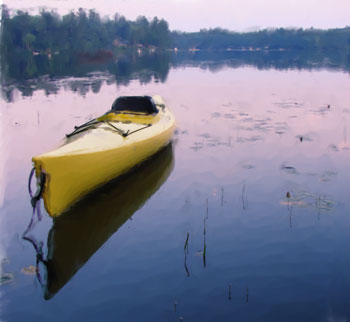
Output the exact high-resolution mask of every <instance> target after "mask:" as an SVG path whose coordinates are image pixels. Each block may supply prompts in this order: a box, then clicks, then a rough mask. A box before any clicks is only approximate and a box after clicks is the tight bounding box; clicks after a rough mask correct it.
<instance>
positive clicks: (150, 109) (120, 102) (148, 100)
mask: <svg viewBox="0 0 350 322" xmlns="http://www.w3.org/2000/svg"><path fill="white" fill-rule="evenodd" d="M111 112H114V113H118V112H131V113H145V114H157V113H158V109H157V107H156V105H155V104H154V102H153V100H152V97H150V96H120V97H118V98H117V99H116V100H115V101H114V102H113V104H112V108H111Z"/></svg>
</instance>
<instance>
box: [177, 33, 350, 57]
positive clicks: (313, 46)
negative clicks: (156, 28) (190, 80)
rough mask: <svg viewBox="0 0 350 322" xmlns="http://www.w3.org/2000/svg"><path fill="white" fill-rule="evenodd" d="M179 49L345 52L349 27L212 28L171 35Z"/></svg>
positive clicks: (349, 38) (349, 37)
mask: <svg viewBox="0 0 350 322" xmlns="http://www.w3.org/2000/svg"><path fill="white" fill-rule="evenodd" d="M171 38H172V43H173V45H174V46H175V47H177V48H178V49H180V50H191V49H192V50H281V49H282V50H347V51H350V27H346V28H339V29H329V30H320V29H313V28H310V29H301V28H300V29H285V28H277V29H271V30H267V29H265V30H260V31H256V32H247V33H238V32H232V31H229V30H225V29H221V28H215V29H202V30H200V31H199V32H191V33H188V32H179V31H176V32H172V35H171Z"/></svg>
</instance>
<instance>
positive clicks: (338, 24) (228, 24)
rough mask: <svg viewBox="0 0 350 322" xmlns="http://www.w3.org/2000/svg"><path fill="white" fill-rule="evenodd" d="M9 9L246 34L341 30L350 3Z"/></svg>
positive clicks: (65, 2) (255, 0) (142, 3)
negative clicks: (78, 12)
mask: <svg viewBox="0 0 350 322" xmlns="http://www.w3.org/2000/svg"><path fill="white" fill-rule="evenodd" d="M3 3H5V4H6V5H7V6H8V7H9V8H27V9H31V10H35V9H37V8H39V7H42V6H46V7H47V8H56V9H57V10H58V12H59V13H60V14H64V13H66V12H68V11H70V10H72V9H78V8H79V7H82V8H86V9H92V8H94V9H96V10H97V11H98V12H99V13H100V14H101V16H104V15H110V16H113V14H114V13H115V12H118V13H119V14H122V15H124V16H125V17H126V18H128V19H132V20H133V19H135V18H136V17H137V16H139V15H144V16H146V17H147V18H153V17H154V16H157V17H158V18H164V19H165V20H167V21H168V22H169V26H170V29H171V30H182V31H198V30H199V29H201V28H214V27H222V28H226V29H230V30H237V31H250V30H256V29H258V28H261V29H262V28H269V27H287V28H288V27H302V28H310V27H314V28H322V29H327V28H342V27H345V26H350V0H3Z"/></svg>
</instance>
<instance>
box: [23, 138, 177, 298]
mask: <svg viewBox="0 0 350 322" xmlns="http://www.w3.org/2000/svg"><path fill="white" fill-rule="evenodd" d="M173 166H174V159H173V150H172V145H171V144H169V145H168V146H167V147H165V148H164V149H162V150H161V151H159V152H158V153H156V154H155V155H154V156H152V157H151V158H150V159H148V160H147V161H145V162H144V163H142V164H140V165H139V166H138V167H136V168H135V169H133V170H132V171H131V172H129V173H127V174H125V175H123V176H121V177H119V178H117V179H115V180H113V181H112V182H109V183H108V184H106V185H105V186H103V187H101V188H99V189H98V190H96V191H94V192H92V193H90V194H88V195H87V196H86V197H84V198H83V199H81V200H80V201H79V202H77V203H76V204H74V205H73V206H72V207H71V208H70V209H69V210H67V211H66V212H65V213H64V214H62V216H59V217H57V218H55V219H54V222H53V225H52V227H51V229H50V231H49V233H48V237H47V249H48V251H47V253H48V255H47V258H46V259H44V255H43V252H42V245H38V244H37V243H36V242H34V241H33V240H30V239H29V238H26V239H27V240H29V241H30V242H31V243H32V244H33V246H34V247H35V249H36V253H37V268H36V272H37V277H38V279H39V282H40V283H41V284H42V286H43V287H44V298H45V299H50V298H52V297H53V296H54V295H55V294H56V293H57V292H58V291H59V290H60V289H61V288H62V287H63V286H64V285H65V284H66V283H67V282H68V281H69V280H70V279H71V278H72V277H73V276H74V274H75V273H76V272H77V271H78V270H79V269H80V268H81V267H82V266H83V265H84V264H85V263H86V262H87V261H88V260H89V258H90V257H91V256H92V255H93V254H94V253H95V252H96V251H97V250H98V249H99V248H100V247H101V246H102V245H103V244H104V243H105V242H106V241H107V240H108V239H109V237H110V236H111V235H113V234H114V233H115V232H116V231H117V230H118V229H119V228H120V227H121V226H122V225H123V224H124V223H125V222H126V221H127V220H128V219H129V218H130V217H131V216H132V215H133V214H134V213H135V212H136V211H137V210H138V209H140V208H141V207H142V206H143V205H144V203H145V202H146V201H147V200H148V199H149V198H150V197H151V196H152V195H153V194H154V193H155V192H156V191H157V190H158V189H159V188H160V187H161V186H162V184H163V183H164V182H165V181H166V179H167V178H168V177H169V175H170V173H171V171H172V169H173ZM39 263H43V264H44V266H45V268H46V281H45V282H44V281H43V280H42V277H41V275H40V273H39Z"/></svg>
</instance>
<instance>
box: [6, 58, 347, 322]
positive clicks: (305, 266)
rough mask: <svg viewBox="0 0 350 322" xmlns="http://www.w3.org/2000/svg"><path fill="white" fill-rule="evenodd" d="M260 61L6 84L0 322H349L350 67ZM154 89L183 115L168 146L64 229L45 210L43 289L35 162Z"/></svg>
mask: <svg viewBox="0 0 350 322" xmlns="http://www.w3.org/2000/svg"><path fill="white" fill-rule="evenodd" d="M258 67H259V66H251V65H247V64H243V63H239V64H238V65H237V63H233V64H231V65H230V64H228V63H225V64H219V65H218V64H215V63H210V62H209V63H208V61H206V62H205V63H193V62H192V63H186V64H177V65H176V66H172V67H171V68H170V69H169V71H168V72H167V73H166V75H164V77H163V78H162V79H159V78H157V77H156V76H155V75H152V74H151V75H149V77H148V78H147V80H146V81H145V79H144V78H142V77H140V75H137V76H135V77H134V78H133V79H131V80H129V81H128V82H124V83H120V82H116V81H115V78H114V76H113V75H111V74H110V73H109V72H108V71H103V72H95V73H93V74H89V75H87V76H84V77H79V78H78V77H66V78H53V79H48V78H45V77H43V78H40V79H37V80H34V81H29V82H26V84H25V85H21V84H16V83H15V84H14V85H11V86H10V87H11V88H10V90H9V91H10V94H8V96H7V99H6V101H5V100H3V101H2V103H1V121H2V124H1V126H2V127H1V138H2V141H1V150H2V151H1V155H2V158H1V162H2V164H1V168H0V171H1V178H2V180H1V181H2V185H1V186H0V189H1V190H0V205H1V215H0V225H1V226H0V258H1V261H2V262H1V266H2V270H1V284H2V285H0V321H2V322H5V321H36V322H37V321H77V320H81V321H97V320H98V319H100V320H101V319H102V320H103V321H201V322H202V321H348V320H349V319H350V293H349V290H350V273H349V272H350V216H349V214H350V212H349V209H350V208H349V206H350V203H349V182H350V170H349V161H350V76H349V71H347V70H342V69H341V68H338V69H329V66H326V67H327V68H319V67H320V66H317V68H296V67H295V66H294V65H293V64H292V65H291V66H290V68H288V67H286V66H284V67H283V68H279V69H277V68H274V67H272V68H267V69H266V68H265V69H259V68H258ZM146 94H147V95H153V94H160V95H161V96H163V98H164V100H165V101H166V103H167V104H168V105H169V107H170V108H171V109H172V110H173V112H174V114H175V116H176V119H177V130H176V133H175V135H174V138H173V141H172V144H171V146H169V147H167V149H165V150H163V151H161V152H160V154H158V155H156V156H155V157H154V158H152V159H151V160H150V161H149V162H147V163H146V164H144V165H142V166H141V167H139V168H138V169H137V170H136V171H134V172H133V173H131V174H130V175H128V176H124V177H123V178H121V179H119V180H118V179H117V180H114V181H113V182H111V183H109V184H107V185H106V186H105V187H103V188H102V189H99V190H98V191H97V192H94V193H92V194H90V195H89V196H87V197H86V198H85V199H83V200H82V201H81V202H80V203H78V204H77V205H76V206H74V207H73V208H72V209H70V210H69V212H70V214H69V215H70V216H65V219H64V220H62V221H57V223H55V224H54V223H53V222H52V220H51V219H50V217H49V216H48V215H47V214H45V211H44V209H43V205H42V204H41V209H42V214H43V219H42V220H41V221H40V222H37V224H36V225H35V227H34V229H33V230H32V231H31V236H32V237H33V238H35V240H36V241H37V242H38V245H39V244H40V242H42V246H43V247H42V250H43V253H44V254H43V255H44V258H46V259H47V260H48V262H49V263H51V264H50V265H47V267H46V266H45V265H44V264H42V263H41V264H39V269H40V277H41V282H40V279H39V278H38V277H37V276H36V274H35V268H34V267H35V265H36V259H37V253H36V251H35V249H34V247H33V245H32V244H31V243H29V242H28V241H26V240H23V239H22V238H21V235H22V233H23V232H24V231H25V229H26V227H27V225H28V223H29V221H30V218H31V215H32V207H31V204H30V197H29V194H28V189H27V182H28V176H29V172H30V170H31V167H32V164H31V157H32V156H34V155H37V154H39V153H43V152H45V151H48V150H50V149H52V148H54V147H55V146H56V144H57V143H58V142H59V141H60V140H61V139H62V137H63V136H64V134H66V133H69V132H70V131H71V130H72V128H73V127H74V125H78V124H81V123H84V122H85V121H87V120H89V119H91V118H93V117H96V116H98V115H100V114H102V113H104V112H105V111H107V110H108V109H109V108H110V106H111V104H112V102H113V100H114V99H115V98H116V97H117V96H120V95H146ZM9 97H10V99H9ZM113 201H115V202H113ZM92 228H93V229H92ZM55 265H57V266H56V269H58V268H59V269H60V270H61V275H60V276H54V277H53V276H52V274H50V269H52V267H53V269H55ZM59 265H61V266H60V267H59ZM57 267H58V268H57ZM41 283H42V284H43V285H41Z"/></svg>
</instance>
